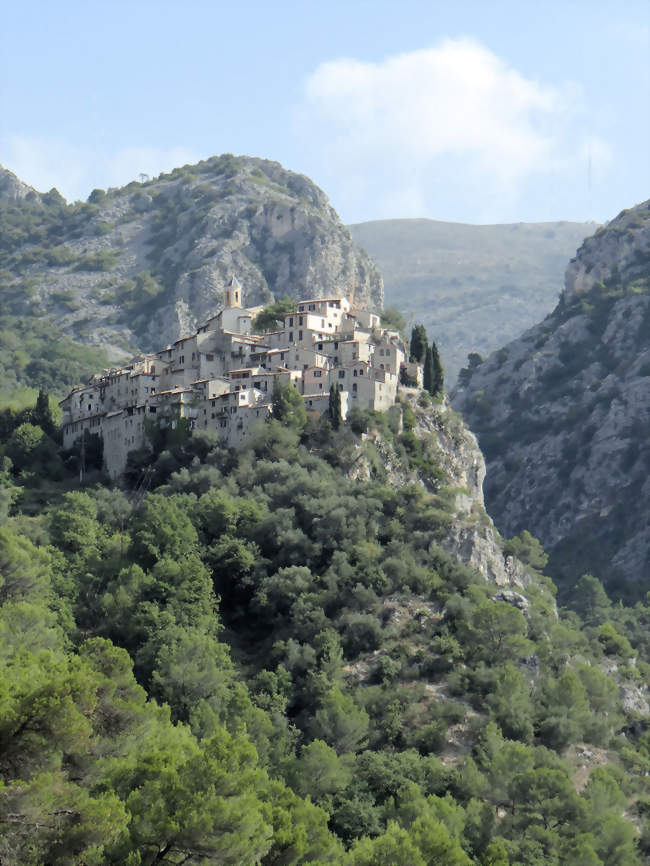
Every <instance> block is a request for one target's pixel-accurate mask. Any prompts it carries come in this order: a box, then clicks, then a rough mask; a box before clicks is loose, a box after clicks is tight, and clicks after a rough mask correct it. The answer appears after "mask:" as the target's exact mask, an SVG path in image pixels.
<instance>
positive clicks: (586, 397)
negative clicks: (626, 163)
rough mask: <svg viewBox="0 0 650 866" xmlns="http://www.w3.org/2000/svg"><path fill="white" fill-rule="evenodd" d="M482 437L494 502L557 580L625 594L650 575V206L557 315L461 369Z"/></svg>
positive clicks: (604, 244)
mask: <svg viewBox="0 0 650 866" xmlns="http://www.w3.org/2000/svg"><path fill="white" fill-rule="evenodd" d="M453 403H454V406H455V407H456V408H457V409H459V410H460V411H462V412H463V414H464V416H465V417H466V419H467V421H468V423H469V424H470V426H471V427H472V429H473V430H475V431H476V432H477V434H478V439H479V442H480V444H481V448H482V449H483V451H484V453H485V455H486V459H487V466H488V473H487V482H486V488H485V490H486V501H487V507H488V510H489V512H490V514H491V515H492V516H493V517H494V519H495V521H496V524H497V526H499V528H500V529H501V530H502V531H503V532H504V533H505V534H507V535H512V534H514V533H518V532H520V531H521V530H523V529H529V530H530V531H531V532H532V533H533V534H535V535H537V536H538V537H539V538H540V539H541V540H542V542H543V543H544V545H545V546H546V547H547V548H549V549H551V550H552V560H551V561H552V564H553V574H554V577H556V576H557V577H560V578H562V577H563V576H564V577H565V578H567V579H571V580H573V579H575V578H576V577H577V576H579V575H580V574H582V573H584V572H587V571H592V572H593V573H594V574H596V576H599V577H601V578H604V579H606V580H609V582H610V585H611V586H613V587H614V588H617V589H618V590H619V591H623V588H624V587H623V584H624V582H625V581H626V579H628V580H631V581H635V582H637V584H638V582H640V581H644V580H647V578H648V576H649V575H650V566H649V562H650V560H649V553H650V521H649V520H648V514H649V513H650V483H649V482H648V469H649V468H650V440H648V436H647V432H648V419H649V418H650V203H649V202H644V203H643V204H640V205H638V206H636V207H634V208H632V209H630V210H627V211H623V213H621V214H620V215H619V216H618V217H617V218H616V219H615V220H613V221H612V222H611V223H609V224H608V225H607V226H606V227H605V228H602V229H600V230H599V231H598V232H597V233H596V234H595V235H594V236H593V237H592V238H589V239H588V240H586V241H585V242H584V243H583V245H582V246H581V248H580V249H579V251H578V253H577V255H576V257H575V259H573V260H572V261H571V263H570V264H569V267H568V269H567V272H566V288H565V291H564V293H563V295H562V296H561V298H560V303H559V304H558V306H557V307H556V309H555V310H554V312H553V313H552V314H551V315H550V316H548V317H547V318H546V319H545V320H544V321H543V322H541V323H540V324H539V325H537V326H536V327H534V328H532V329H531V330H529V331H527V332H526V333H525V334H524V335H523V336H522V337H521V338H519V339H518V340H515V341H514V342H512V343H509V344H508V345H507V346H505V347H504V348H503V349H500V350H499V351H497V352H495V353H493V354H492V355H491V356H490V357H489V358H488V359H487V360H486V361H485V362H483V363H482V364H479V365H478V366H475V367H474V368H473V369H471V370H466V371H464V373H463V374H462V376H461V379H460V385H459V387H458V389H457V391H456V393H455V395H454V396H453Z"/></svg>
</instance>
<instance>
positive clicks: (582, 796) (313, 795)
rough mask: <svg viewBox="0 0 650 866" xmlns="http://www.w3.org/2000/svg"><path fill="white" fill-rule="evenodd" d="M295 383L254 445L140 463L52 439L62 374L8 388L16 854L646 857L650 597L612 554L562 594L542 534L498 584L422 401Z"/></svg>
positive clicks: (10, 746)
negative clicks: (337, 410) (639, 705)
mask: <svg viewBox="0 0 650 866" xmlns="http://www.w3.org/2000/svg"><path fill="white" fill-rule="evenodd" d="M421 402H423V403H425V404H426V403H427V402H428V400H427V398H424V399H423V400H422V401H421ZM274 408H275V412H276V420H274V421H272V422H271V423H269V424H266V425H262V426H260V428H259V429H258V431H257V434H256V436H255V437H254V438H253V439H252V441H251V442H250V445H249V447H248V448H246V449H245V450H244V451H242V452H240V453H239V454H233V453H231V452H228V451H226V450H224V449H223V447H222V446H220V445H219V444H218V442H217V441H216V439H213V438H212V437H210V436H209V435H206V434H198V435H194V436H192V437H191V438H190V437H188V436H187V432H186V431H185V430H184V429H183V425H178V426H177V427H176V429H175V430H174V431H172V430H171V429H170V430H169V431H168V434H167V435H166V436H165V437H158V439H157V441H156V454H155V455H153V456H152V455H150V454H144V453H143V454H139V455H134V458H133V459H132V460H131V463H130V466H129V471H128V473H127V477H128V479H129V482H130V483H129V486H127V487H126V488H125V489H118V488H115V487H111V486H109V485H107V484H106V483H103V480H102V478H101V476H100V475H98V474H95V476H94V478H93V476H92V475H91V476H90V479H89V486H86V487H85V488H84V489H78V486H77V482H76V480H75V479H76V476H75V477H74V478H73V477H72V476H71V475H69V474H66V468H65V466H66V464H65V460H62V463H63V468H62V467H61V465H60V464H56V465H55V461H54V462H52V461H53V458H52V456H51V451H52V448H51V447H50V446H48V445H47V443H48V442H50V443H53V444H54V438H53V437H55V435H56V434H55V432H54V430H53V429H52V426H51V418H50V416H49V413H48V411H47V402H46V400H45V399H44V398H43V396H42V397H41V398H40V400H39V404H38V405H37V406H36V407H34V409H33V410H31V412H32V414H31V415H29V416H20V415H18V414H16V413H11V414H8V413H5V414H4V416H3V418H2V420H3V426H2V451H3V454H4V464H3V474H2V477H1V483H2V489H3V491H4V493H5V497H4V501H5V503H6V507H5V509H4V513H3V516H2V526H0V634H1V636H2V639H1V640H0V670H1V673H0V707H1V710H0V774H1V775H0V860H1V861H2V863H3V864H7V866H18V864H20V866H30V864H33V866H37V864H43V863H47V864H53V866H54V864H70V863H83V864H97V866H99V864H116V866H117V864H130V866H136V864H153V863H170V864H172V863H173V864H181V863H188V864H190V863H196V864H198V863H205V864H207V863H214V864H242V866H243V864H254V863H258V862H260V863H262V864H277V866H280V864H308V863H310V864H312V866H315V864H326V863H335V864H348V866H376V864H386V866H388V864H396V866H397V864H405V866H424V864H440V866H454V864H456V866H469V864H482V866H488V864H491V866H507V864H509V863H511V864H515V863H516V864H526V866H533V864H557V866H559V864H566V863H580V864H592V866H600V864H603V866H604V864H606V866H627V864H636V863H640V862H642V857H643V856H644V853H645V854H647V853H648V851H649V850H650V834H649V832H648V829H647V817H648V813H649V812H650V797H649V794H648V791H647V787H646V786H647V781H646V775H647V773H648V771H649V770H650V735H649V734H648V732H647V729H646V723H647V717H646V718H644V717H642V716H641V715H640V713H639V712H636V713H635V711H634V710H633V709H629V708H628V709H627V710H624V708H623V706H622V704H621V702H620V699H619V686H623V687H625V688H626V689H628V690H631V691H632V692H634V690H635V689H636V688H637V687H638V686H639V685H642V683H643V682H644V680H646V679H647V675H648V670H649V669H650V668H649V667H648V663H647V662H648V661H649V660H650V659H649V651H650V647H649V645H648V629H647V624H648V620H649V617H650V608H648V607H647V606H644V605H642V604H639V605H637V606H636V607H635V608H629V609H626V608H621V607H618V608H615V607H612V605H611V604H610V602H609V601H608V599H607V597H606V596H605V594H604V592H603V590H602V587H600V585H599V584H598V582H597V581H595V580H594V579H592V578H589V577H585V578H584V580H583V582H582V584H581V586H580V587H578V589H577V592H576V595H575V605H574V610H573V611H565V612H563V614H562V616H561V618H560V619H558V618H557V616H556V614H555V610H554V603H553V595H552V585H551V583H550V581H549V580H548V579H547V578H543V577H542V576H541V573H540V572H541V570H542V569H543V568H544V565H545V562H546V559H545V556H544V553H543V551H542V550H541V548H540V546H539V544H538V543H537V542H535V540H534V539H533V538H532V537H531V536H529V535H527V534H523V535H522V536H521V537H519V538H516V539H512V540H511V541H509V542H508V543H507V545H506V547H505V553H507V554H508V555H516V556H518V557H519V558H520V559H521V560H522V561H523V562H525V563H526V564H527V567H528V568H529V570H530V574H531V578H532V582H531V584H530V585H529V586H528V587H527V588H526V590H525V592H526V597H525V599H523V601H522V598H523V596H518V597H517V598H516V599H515V601H518V604H519V606H517V604H513V603H510V602H509V601H507V600H499V597H498V596H497V595H496V588H495V587H494V586H493V585H489V584H487V583H486V582H484V581H483V580H482V579H481V578H480V577H479V576H478V575H477V574H476V573H474V572H473V571H471V570H470V569H468V568H466V567H464V566H463V565H461V564H459V562H458V561H457V560H456V559H455V558H453V557H452V556H450V555H449V554H447V553H445V552H444V550H443V548H442V547H441V542H442V541H443V539H444V538H445V537H446V535H447V533H448V530H449V527H450V524H451V523H452V521H453V520H454V508H453V501H454V491H451V490H449V489H447V488H446V487H445V486H444V484H443V483H442V482H443V480H444V478H443V473H442V471H441V468H440V466H437V465H436V460H435V449H434V448H433V447H432V446H431V443H430V442H429V440H428V439H427V437H426V436H425V435H423V434H422V433H421V431H420V430H417V427H416V422H415V413H414V409H415V408H416V407H414V406H409V405H404V406H401V407H395V409H393V410H391V412H390V413H387V414H386V415H376V414H371V413H360V412H356V413H352V417H351V419H350V423H348V424H341V425H339V426H338V429H337V430H333V429H332V428H331V422H328V421H327V420H323V421H322V422H321V423H319V424H314V423H313V422H309V421H308V420H307V418H306V415H305V413H304V408H303V406H302V401H301V400H300V401H296V400H295V399H293V395H292V393H291V391H290V390H287V391H284V392H280V391H278V393H276V394H275V395H274ZM301 409H302V411H300V410H301ZM420 409H421V410H422V411H425V412H429V411H430V412H435V413H438V415H437V416H436V417H438V418H439V420H440V423H444V410H443V409H441V408H440V407H435V408H433V409H426V408H425V409H422V407H420ZM420 409H418V411H420ZM364 430H365V431H366V433H367V434H369V435H368V436H367V437H366V438H365V439H364V440H363V441H362V440H361V439H360V438H359V435H358V432H360V431H364ZM355 431H356V432H355ZM416 431H417V435H416ZM37 440H38V442H40V445H38V447H35V448H33V449H31V450H30V448H29V447H24V448H23V450H22V451H21V450H20V448H19V445H20V443H21V442H23V444H24V443H25V442H27V444H28V445H29V442H32V441H33V442H36V441H37ZM48 447H49V448H50V452H49V453H50V458H49V459H44V458H43V455H44V454H45V452H46V451H47V448H48ZM39 449H40V450H39ZM44 449H45V450H44ZM55 450H56V449H55ZM387 451H388V452H389V453H390V455H391V462H392V465H393V471H394V467H395V466H398V467H401V470H400V471H402V472H403V478H404V482H405V483H403V484H402V485H401V486H395V485H394V484H391V483H389V480H388V476H387V470H386V467H385V454H386V453H387ZM382 455H384V456H382ZM64 457H65V455H64ZM68 459H70V458H68ZM360 460H361V461H363V462H364V464H365V465H366V466H367V467H368V468H369V471H370V479H369V480H366V481H363V482H361V481H355V480H352V477H351V476H352V475H353V474H354V473H353V467H354V466H357V465H358V463H359V461H360ZM52 475H53V476H54V477H51V476H52ZM418 478H421V479H423V482H424V484H423V483H419V482H418ZM409 479H412V480H411V481H409ZM35 492H37V493H38V496H36V495H35ZM477 519H484V518H481V517H480V515H477ZM511 601H512V599H511ZM524 602H525V604H524ZM637 659H638V660H637ZM624 813H625V815H624ZM635 825H636V826H635ZM638 828H640V837H639V829H638Z"/></svg>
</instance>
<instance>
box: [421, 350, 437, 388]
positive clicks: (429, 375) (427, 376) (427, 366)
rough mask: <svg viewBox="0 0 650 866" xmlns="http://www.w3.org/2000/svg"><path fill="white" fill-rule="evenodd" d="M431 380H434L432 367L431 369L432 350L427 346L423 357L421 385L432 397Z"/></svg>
mask: <svg viewBox="0 0 650 866" xmlns="http://www.w3.org/2000/svg"><path fill="white" fill-rule="evenodd" d="M433 380H434V369H433V352H432V351H431V348H430V347H427V352H426V356H425V359H424V382H423V387H424V390H425V391H428V392H429V394H431V396H432V397H433V395H434V390H433Z"/></svg>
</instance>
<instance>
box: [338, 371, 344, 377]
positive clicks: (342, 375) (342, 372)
mask: <svg viewBox="0 0 650 866" xmlns="http://www.w3.org/2000/svg"><path fill="white" fill-rule="evenodd" d="M339 379H345V370H339Z"/></svg>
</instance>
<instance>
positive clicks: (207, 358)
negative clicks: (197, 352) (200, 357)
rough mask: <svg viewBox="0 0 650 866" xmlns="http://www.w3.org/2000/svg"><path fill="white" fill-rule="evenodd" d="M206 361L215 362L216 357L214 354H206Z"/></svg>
mask: <svg viewBox="0 0 650 866" xmlns="http://www.w3.org/2000/svg"><path fill="white" fill-rule="evenodd" d="M205 360H206V361H214V355H213V354H212V352H206V354H205Z"/></svg>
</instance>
